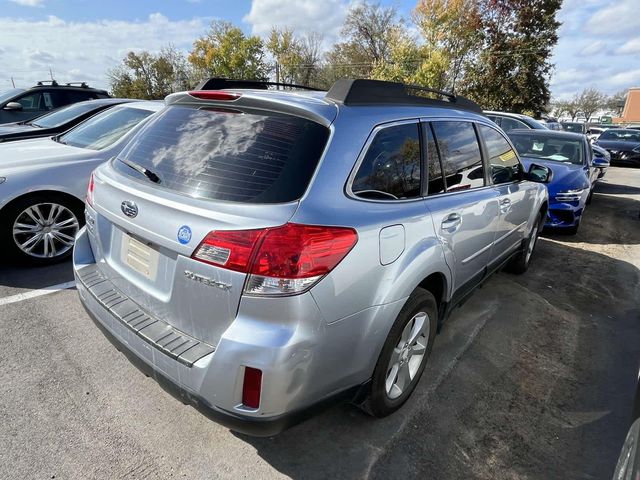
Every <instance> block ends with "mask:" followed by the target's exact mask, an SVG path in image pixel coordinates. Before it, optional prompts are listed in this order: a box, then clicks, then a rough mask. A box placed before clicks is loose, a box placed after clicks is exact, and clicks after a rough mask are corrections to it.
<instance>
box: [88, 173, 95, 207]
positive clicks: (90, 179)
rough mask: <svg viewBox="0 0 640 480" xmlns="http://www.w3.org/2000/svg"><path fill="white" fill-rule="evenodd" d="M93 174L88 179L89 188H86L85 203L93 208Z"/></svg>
mask: <svg viewBox="0 0 640 480" xmlns="http://www.w3.org/2000/svg"><path fill="white" fill-rule="evenodd" d="M93 188H94V183H93V173H92V174H91V177H89V186H88V187H87V203H88V204H89V205H91V206H92V207H93Z"/></svg>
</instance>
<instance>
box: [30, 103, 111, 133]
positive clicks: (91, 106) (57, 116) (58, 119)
mask: <svg viewBox="0 0 640 480" xmlns="http://www.w3.org/2000/svg"><path fill="white" fill-rule="evenodd" d="M96 108H100V106H98V107H96V104H95V103H94V102H86V103H85V102H82V103H74V104H73V105H69V106H68V107H62V108H59V109H58V110H56V111H54V112H51V113H47V114H46V115H42V116H41V117H38V118H37V119H35V120H32V121H31V124H32V125H35V126H36V127H42V128H55V127H59V126H61V125H64V124H65V123H67V122H70V121H71V120H73V119H75V118H77V117H79V116H80V115H84V114H85V113H88V112H90V111H92V110H95V109H96Z"/></svg>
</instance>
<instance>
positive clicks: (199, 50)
mask: <svg viewBox="0 0 640 480" xmlns="http://www.w3.org/2000/svg"><path fill="white" fill-rule="evenodd" d="M264 55H265V53H264V45H263V43H262V40H260V38H258V37H255V36H249V37H247V36H246V35H245V34H244V33H243V32H242V30H240V29H239V28H238V27H235V26H234V25H232V24H231V23H229V22H224V21H219V20H216V21H213V22H212V23H211V29H210V30H209V32H208V33H207V34H206V35H204V36H202V37H200V38H198V39H197V40H196V41H195V42H194V43H193V50H192V51H191V53H190V54H189V62H190V63H191V65H192V66H193V68H194V69H195V71H196V72H197V74H198V75H200V76H201V77H204V76H208V77H226V78H240V79H246V80H266V79H267V76H268V72H269V68H268V66H267V64H266V63H265V61H264Z"/></svg>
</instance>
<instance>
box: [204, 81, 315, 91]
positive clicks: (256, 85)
mask: <svg viewBox="0 0 640 480" xmlns="http://www.w3.org/2000/svg"><path fill="white" fill-rule="evenodd" d="M269 87H289V88H297V89H300V90H313V91H316V92H319V91H322V90H321V89H319V88H313V87H308V86H306V85H297V84H295V83H281V82H266V81H262V80H235V79H232V78H209V79H207V80H202V81H201V82H200V83H199V84H198V86H197V87H196V88H195V90H224V89H227V88H249V89H255V90H268V89H269Z"/></svg>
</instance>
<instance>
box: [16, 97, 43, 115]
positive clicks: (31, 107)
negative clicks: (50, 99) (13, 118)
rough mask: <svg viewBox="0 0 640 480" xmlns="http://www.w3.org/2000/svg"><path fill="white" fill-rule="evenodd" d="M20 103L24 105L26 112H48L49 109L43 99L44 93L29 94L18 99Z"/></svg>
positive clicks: (23, 108)
mask: <svg viewBox="0 0 640 480" xmlns="http://www.w3.org/2000/svg"><path fill="white" fill-rule="evenodd" d="M18 103H20V105H22V110H23V111H25V112H46V111H47V107H46V105H45V102H44V98H43V97H42V92H35V93H29V94H28V95H24V96H22V97H20V98H19V99H18Z"/></svg>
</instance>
